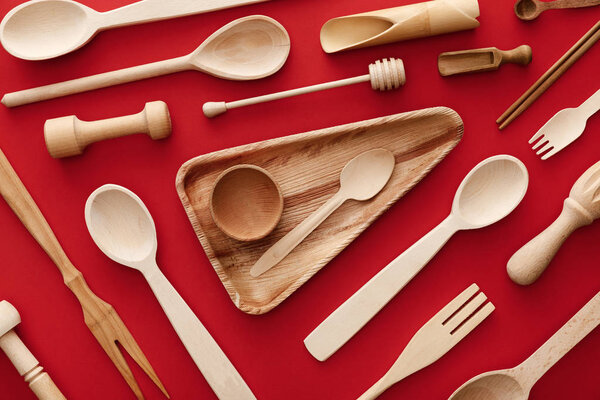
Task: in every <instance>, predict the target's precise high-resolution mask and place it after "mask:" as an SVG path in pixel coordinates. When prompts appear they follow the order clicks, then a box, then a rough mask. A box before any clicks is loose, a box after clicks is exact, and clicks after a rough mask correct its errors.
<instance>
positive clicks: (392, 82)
mask: <svg viewBox="0 0 600 400" xmlns="http://www.w3.org/2000/svg"><path fill="white" fill-rule="evenodd" d="M369 81H371V87H372V88H373V90H380V91H384V90H392V89H398V88H399V87H400V86H403V85H404V83H405V82H406V75H405V73H404V63H403V62H402V60H401V59H399V58H389V59H388V58H384V59H383V60H377V61H375V62H374V63H372V64H369V73H368V74H366V75H361V76H356V77H354V78H348V79H341V80H339V81H332V82H327V83H320V84H318V85H312V86H306V87H302V88H298V89H292V90H286V91H283V92H277V93H272V94H267V95H264V96H257V97H251V98H249V99H244V100H237V101H232V102H229V103H226V102H224V101H220V102H208V103H204V105H203V106H202V111H203V112H204V115H206V116H207V117H208V118H212V117H216V116H217V115H219V114H223V113H224V112H226V111H227V110H229V109H232V108H238V107H244V106H249V105H252V104H258V103H265V102H267V101H272V100H279V99H284V98H286V97H292V96H298V95H300V94H305V93H312V92H318V91H320V90H326V89H333V88H336V87H340V86H347V85H354V84H355V83H360V82H369Z"/></svg>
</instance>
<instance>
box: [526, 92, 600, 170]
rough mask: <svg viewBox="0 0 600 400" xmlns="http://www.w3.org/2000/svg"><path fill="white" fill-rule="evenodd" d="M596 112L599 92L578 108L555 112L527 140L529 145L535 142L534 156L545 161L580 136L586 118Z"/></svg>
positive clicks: (599, 107) (599, 104)
mask: <svg viewBox="0 0 600 400" xmlns="http://www.w3.org/2000/svg"><path fill="white" fill-rule="evenodd" d="M598 110H600V90H597V91H596V93H594V94H593V95H592V96H591V97H590V98H589V99H587V100H586V101H585V102H584V103H583V104H581V105H580V106H579V107H577V108H565V109H564V110H560V111H559V112H557V113H556V114H555V115H554V116H553V117H552V118H550V119H549V120H548V122H546V124H545V125H544V126H542V127H541V128H540V130H539V131H537V133H536V134H535V135H533V137H532V138H531V139H529V144H532V143H535V142H537V143H535V145H534V146H533V150H537V153H536V154H538V155H541V156H542V160H547V159H548V158H550V157H552V156H553V155H555V154H556V153H558V152H559V151H561V150H562V149H564V148H565V147H567V146H568V145H570V144H571V143H573V142H574V141H575V140H576V139H577V138H578V137H579V136H581V134H582V133H583V131H584V130H585V124H586V123H587V120H588V118H589V117H591V116H592V115H594V114H595V113H596V112H598Z"/></svg>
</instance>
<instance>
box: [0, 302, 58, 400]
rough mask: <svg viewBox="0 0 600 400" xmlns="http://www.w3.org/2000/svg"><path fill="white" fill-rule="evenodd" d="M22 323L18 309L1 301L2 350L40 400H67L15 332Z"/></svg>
mask: <svg viewBox="0 0 600 400" xmlns="http://www.w3.org/2000/svg"><path fill="white" fill-rule="evenodd" d="M20 323H21V316H20V315H19V312H18V311H17V309H16V308H15V307H14V306H13V305H12V304H10V303H9V302H8V301H6V300H2V301H0V349H2V351H4V353H5V354H6V355H7V356H8V358H9V359H10V361H11V362H12V364H13V365H14V366H15V368H16V369H17V371H18V372H19V375H21V376H22V377H23V378H24V379H25V382H27V383H28V384H29V388H30V389H31V391H32V392H33V393H34V394H35V395H36V396H37V398H38V399H40V400H66V398H65V396H64V395H63V394H62V393H61V392H60V390H59V389H58V387H57V386H56V384H55V383H54V382H53V381H52V378H50V375H48V373H47V372H44V368H42V366H41V365H40V363H39V361H38V360H37V359H36V358H35V356H34V355H33V354H31V351H29V349H28V348H27V346H25V344H24V343H23V342H22V341H21V339H20V338H19V336H18V335H17V333H16V332H15V331H14V330H13V329H14V328H15V327H16V326H17V325H19V324H20Z"/></svg>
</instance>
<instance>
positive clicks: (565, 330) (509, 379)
mask: <svg viewBox="0 0 600 400" xmlns="http://www.w3.org/2000/svg"><path fill="white" fill-rule="evenodd" d="M598 325H600V293H597V294H596V295H595V296H594V297H593V298H592V299H591V300H590V301H589V302H588V303H587V304H586V305H585V306H583V308H582V309H581V310H579V312H577V314H575V315H574V316H573V318H571V319H570V320H569V321H568V322H567V323H566V324H565V325H564V326H563V327H562V328H560V329H559V330H558V332H556V333H555V334H554V335H553V336H552V337H551V338H550V339H548V341H547V342H546V343H544V344H543V345H542V347H540V348H539V349H538V350H537V351H536V352H535V353H533V354H532V355H531V357H529V358H528V359H527V360H525V361H523V362H522V363H521V364H519V365H518V366H516V367H515V368H511V369H504V370H500V371H492V372H486V373H483V374H481V375H478V376H476V377H474V378H473V379H471V380H469V381H468V382H466V383H465V384H464V385H462V386H461V387H460V388H458V389H457V390H456V391H455V392H454V394H452V396H450V399H449V400H492V399H494V400H527V399H528V398H529V391H530V390H531V388H532V387H533V385H535V383H536V382H537V381H538V380H539V379H540V378H541V377H542V376H543V375H544V374H545V373H546V372H547V371H548V370H549V369H550V368H552V367H553V366H554V364H556V363H557V362H558V361H559V360H560V359H561V358H563V356H564V355H565V354H567V353H568V352H569V351H571V349H572V348H573V347H575V345H576V344H577V343H579V342H580V341H581V340H582V339H583V338H584V337H586V336H587V335H588V334H589V333H590V332H591V331H593V330H594V329H596V327H597V326H598Z"/></svg>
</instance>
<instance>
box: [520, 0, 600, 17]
mask: <svg viewBox="0 0 600 400" xmlns="http://www.w3.org/2000/svg"><path fill="white" fill-rule="evenodd" d="M598 4H600V0H554V1H539V0H518V1H517V2H516V3H515V14H517V17H519V18H520V19H522V20H524V21H531V20H532V19H535V18H537V17H538V16H539V15H540V14H541V13H542V12H544V11H546V10H553V9H559V8H579V7H591V6H597V5H598Z"/></svg>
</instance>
